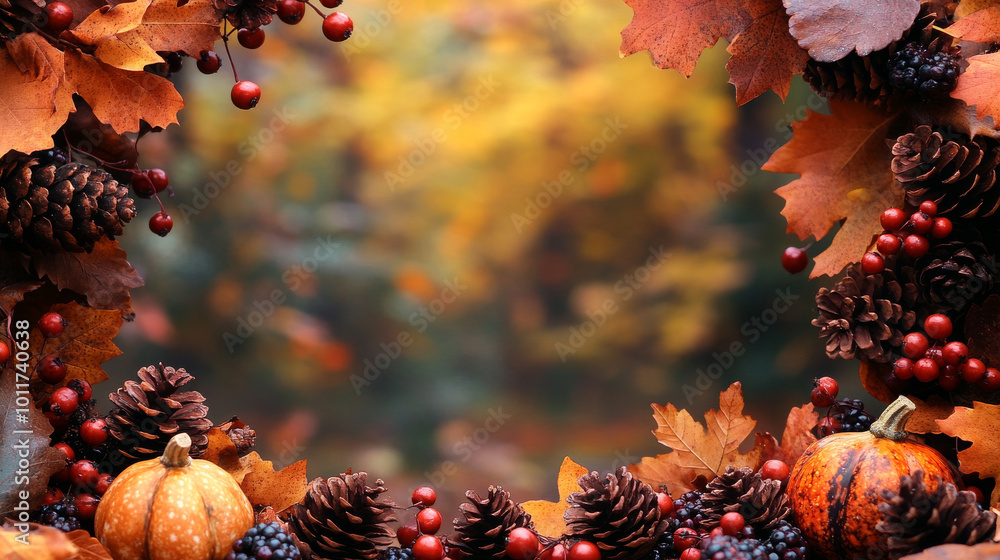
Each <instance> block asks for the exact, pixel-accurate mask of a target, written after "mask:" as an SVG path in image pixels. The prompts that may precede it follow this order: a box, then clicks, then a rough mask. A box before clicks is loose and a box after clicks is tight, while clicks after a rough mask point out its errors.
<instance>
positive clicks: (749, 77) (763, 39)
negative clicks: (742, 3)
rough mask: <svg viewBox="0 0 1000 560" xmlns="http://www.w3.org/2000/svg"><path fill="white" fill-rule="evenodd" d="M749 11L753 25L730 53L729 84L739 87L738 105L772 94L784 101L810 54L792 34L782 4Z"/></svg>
mask: <svg viewBox="0 0 1000 560" xmlns="http://www.w3.org/2000/svg"><path fill="white" fill-rule="evenodd" d="M747 9H748V13H749V15H750V17H751V18H752V21H751V22H750V25H748V26H747V27H746V29H744V30H743V31H742V32H740V34H739V35H737V36H736V39H734V40H733V42H732V43H731V44H730V45H729V48H728V49H727V50H728V51H729V53H730V54H732V55H733V56H732V58H730V59H729V62H728V63H727V64H726V69H727V70H729V83H731V84H733V85H734V86H736V103H737V104H739V105H743V104H744V103H746V102H748V101H750V100H752V99H754V98H755V97H757V96H758V95H760V94H762V93H764V92H765V91H768V90H772V91H774V92H775V93H777V94H778V96H779V97H781V99H782V100H784V99H785V97H786V96H787V95H788V89H789V88H790V87H791V85H792V77H793V76H795V75H796V74H801V73H802V70H803V69H804V68H805V66H806V62H807V61H808V60H809V54H808V53H806V51H805V50H803V49H802V48H800V47H799V45H798V44H797V43H796V42H795V39H794V38H792V36H791V34H789V32H788V15H787V14H786V13H785V9H784V7H782V5H781V0H764V1H759V2H751V3H750V4H749V6H748V7H747Z"/></svg>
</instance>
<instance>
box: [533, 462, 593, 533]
mask: <svg viewBox="0 0 1000 560" xmlns="http://www.w3.org/2000/svg"><path fill="white" fill-rule="evenodd" d="M589 472H590V471H588V470H587V469H586V467H582V466H580V465H578V464H576V463H575V462H573V460H572V459H570V458H569V457H566V458H565V459H563V462H562V466H560V467H559V479H558V486H559V500H558V501H556V502H549V501H546V500H531V501H527V502H522V503H521V507H522V508H524V511H526V512H528V514H529V515H531V520H532V521H533V522H534V523H535V531H537V532H538V534H539V535H544V536H546V537H552V538H558V537H561V536H562V535H564V534H565V533H566V519H565V515H566V510H567V509H569V502H568V501H567V500H568V499H569V495H570V494H572V493H573V492H579V491H580V490H582V488H581V487H580V483H579V482H578V481H579V480H580V477H581V476H583V475H585V474H587V473H589Z"/></svg>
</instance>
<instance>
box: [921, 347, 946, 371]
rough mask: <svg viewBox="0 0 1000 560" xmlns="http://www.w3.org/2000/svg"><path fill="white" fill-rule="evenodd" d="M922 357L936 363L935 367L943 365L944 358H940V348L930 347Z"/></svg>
mask: <svg viewBox="0 0 1000 560" xmlns="http://www.w3.org/2000/svg"><path fill="white" fill-rule="evenodd" d="M924 357H925V358H930V359H932V360H934V361H935V362H937V365H939V366H942V367H943V366H944V365H945V363H944V357H942V356H941V347H940V346H931V347H930V348H928V349H927V351H926V352H924Z"/></svg>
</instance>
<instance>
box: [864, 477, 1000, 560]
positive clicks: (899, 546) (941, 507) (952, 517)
mask: <svg viewBox="0 0 1000 560" xmlns="http://www.w3.org/2000/svg"><path fill="white" fill-rule="evenodd" d="M882 498H883V500H884V501H883V502H882V503H880V504H879V506H878V510H879V512H880V513H881V514H882V520H881V521H879V522H878V525H876V526H875V528H876V530H878V531H879V532H880V533H882V535H883V538H884V539H885V546H882V547H880V548H881V549H882V550H885V551H886V552H887V553H888V557H889V558H890V559H893V560H894V559H896V558H902V557H903V556H906V555H908V554H913V553H916V552H920V551H921V550H923V549H925V548H929V547H931V546H936V545H939V544H948V543H958V544H965V545H973V544H976V543H980V542H984V541H988V540H990V539H991V538H992V537H993V535H994V534H995V532H996V522H997V516H996V514H995V513H993V512H992V511H983V508H982V507H980V506H979V504H978V503H976V495H975V494H973V493H972V492H966V491H961V492H960V491H959V490H958V489H957V488H955V485H954V484H951V483H948V482H942V481H941V479H940V478H938V487H937V489H935V490H934V492H928V491H927V485H926V484H925V483H924V472H923V471H917V472H916V473H915V474H914V476H912V477H911V476H905V475H904V476H903V477H902V478H901V479H900V489H899V492H898V493H897V492H893V491H892V490H883V491H882Z"/></svg>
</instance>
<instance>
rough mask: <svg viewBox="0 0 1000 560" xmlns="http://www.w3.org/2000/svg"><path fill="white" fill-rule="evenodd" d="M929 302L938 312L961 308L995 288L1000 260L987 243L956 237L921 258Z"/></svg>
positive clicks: (924, 287) (926, 295)
mask: <svg viewBox="0 0 1000 560" xmlns="http://www.w3.org/2000/svg"><path fill="white" fill-rule="evenodd" d="M917 265H918V268H919V269H920V272H919V273H918V278H919V280H920V286H921V288H922V290H923V298H924V300H925V301H927V302H929V303H931V304H933V305H934V306H935V311H939V312H948V311H952V310H958V311H961V310H962V309H964V308H965V307H966V306H967V305H968V304H970V303H973V302H976V301H978V300H980V299H982V296H985V295H986V294H988V293H989V292H990V290H991V289H992V288H993V278H994V276H995V274H996V270H997V263H996V261H995V258H994V256H993V254H991V252H990V250H989V249H988V248H987V247H986V245H984V244H982V243H980V242H979V241H962V240H960V239H956V240H954V241H949V242H947V243H940V244H938V245H935V246H934V248H933V249H932V250H931V252H930V253H929V254H928V255H925V256H924V257H922V258H921V259H920V260H919V261H917Z"/></svg>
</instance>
